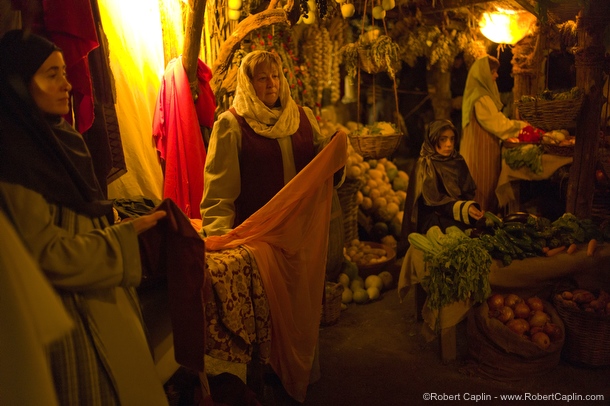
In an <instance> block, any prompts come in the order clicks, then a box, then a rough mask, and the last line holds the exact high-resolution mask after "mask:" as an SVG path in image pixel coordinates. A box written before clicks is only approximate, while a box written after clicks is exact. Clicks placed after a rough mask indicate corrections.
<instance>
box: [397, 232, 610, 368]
mask: <svg viewBox="0 0 610 406" xmlns="http://www.w3.org/2000/svg"><path fill="white" fill-rule="evenodd" d="M586 248H587V247H586V244H581V245H579V246H578V249H577V250H576V252H574V253H573V254H567V253H562V254H558V255H556V256H554V257H535V258H527V259H523V260H515V261H513V262H512V263H511V264H510V265H508V266H503V265H502V263H501V261H498V260H494V261H493V263H492V265H491V270H490V273H489V283H490V285H491V287H492V289H493V290H494V291H498V292H517V293H520V294H521V295H530V296H531V295H541V296H543V295H545V294H546V296H548V295H549V294H550V293H553V289H555V288H556V287H557V284H558V283H559V282H561V281H562V280H566V279H569V278H573V279H574V280H576V281H577V283H578V284H579V285H582V286H590V287H593V286H595V287H597V288H604V289H610V245H609V244H602V245H600V246H599V248H598V249H597V250H596V251H595V255H593V256H587V249H586ZM426 275H427V269H426V263H425V262H424V253H423V251H421V250H419V249H417V248H414V247H410V248H409V250H408V251H407V255H406V256H405V258H404V261H403V264H402V268H401V271H400V276H399V280H398V294H399V296H400V298H401V299H404V298H405V297H406V296H407V293H408V292H409V290H410V289H411V288H414V287H416V285H417V284H420V283H421V282H422V281H423V279H424V278H425V277H426ZM474 304H475V303H473V302H472V301H459V302H455V303H452V304H450V305H448V306H445V307H443V308H441V309H440V311H438V310H432V309H430V308H429V307H428V305H427V303H425V304H424V306H423V309H421V312H422V316H423V319H424V322H425V323H424V328H425V329H426V330H427V332H428V333H429V336H430V333H431V334H432V335H433V336H436V331H440V337H441V340H443V338H447V337H451V338H452V339H453V342H443V343H441V346H442V347H443V348H444V349H445V352H444V353H443V354H442V358H443V361H451V360H453V359H455V356H456V352H455V351H456V350H455V326H456V325H457V324H458V323H459V322H460V321H462V320H463V319H464V318H465V317H466V315H467V314H468V311H469V310H470V309H471V308H472V306H473V305H474ZM437 323H438V324H437ZM437 328H438V329H440V330H437Z"/></svg>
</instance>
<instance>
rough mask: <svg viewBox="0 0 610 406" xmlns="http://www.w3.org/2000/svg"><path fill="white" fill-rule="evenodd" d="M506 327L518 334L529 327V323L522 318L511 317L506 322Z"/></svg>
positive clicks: (523, 332) (521, 333)
mask: <svg viewBox="0 0 610 406" xmlns="http://www.w3.org/2000/svg"><path fill="white" fill-rule="evenodd" d="M506 327H508V328H509V329H511V330H512V331H513V332H514V333H516V334H518V335H520V336H521V335H523V334H525V332H526V331H527V330H528V329H529V325H528V324H527V321H525V320H523V319H512V320H509V321H507V322H506Z"/></svg>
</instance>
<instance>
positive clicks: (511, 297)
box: [504, 293, 523, 307]
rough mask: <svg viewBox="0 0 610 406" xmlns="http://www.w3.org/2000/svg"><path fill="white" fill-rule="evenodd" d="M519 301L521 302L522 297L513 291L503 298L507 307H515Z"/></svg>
mask: <svg viewBox="0 0 610 406" xmlns="http://www.w3.org/2000/svg"><path fill="white" fill-rule="evenodd" d="M521 302H523V299H521V298H520V297H519V296H518V295H515V294H514V293H510V294H508V295H506V297H505V298H504V306H508V307H515V305H516V304H517V303H521Z"/></svg>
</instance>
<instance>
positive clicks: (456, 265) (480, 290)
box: [409, 226, 491, 309]
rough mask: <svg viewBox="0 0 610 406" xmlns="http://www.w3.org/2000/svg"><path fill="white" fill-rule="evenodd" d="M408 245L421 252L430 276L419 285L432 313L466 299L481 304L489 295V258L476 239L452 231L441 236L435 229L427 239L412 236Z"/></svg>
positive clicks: (429, 233) (428, 234) (427, 235)
mask: <svg viewBox="0 0 610 406" xmlns="http://www.w3.org/2000/svg"><path fill="white" fill-rule="evenodd" d="M424 238H425V239H426V240H428V241H427V242H426V241H424ZM431 240H433V241H431ZM409 241H412V242H416V244H417V247H418V248H419V247H423V248H424V260H425V261H426V264H427V267H428V271H429V274H428V275H427V276H426V277H424V279H423V281H422V285H423V287H424V289H426V291H427V292H428V305H429V307H430V308H431V309H440V308H441V307H443V306H445V305H448V304H450V303H453V302H456V301H461V300H467V299H472V300H473V301H475V302H482V301H483V300H485V298H487V297H488V296H489V295H490V294H491V287H490V286H489V272H490V270H491V256H490V255H489V252H487V249H486V248H485V246H484V245H483V243H482V242H481V241H480V240H479V239H478V238H470V237H468V236H466V234H464V233H457V232H453V231H452V232H450V233H447V234H444V233H443V232H442V231H440V228H438V227H436V226H435V227H433V228H431V229H430V230H428V232H427V233H426V236H423V235H421V234H417V233H412V234H411V235H409Z"/></svg>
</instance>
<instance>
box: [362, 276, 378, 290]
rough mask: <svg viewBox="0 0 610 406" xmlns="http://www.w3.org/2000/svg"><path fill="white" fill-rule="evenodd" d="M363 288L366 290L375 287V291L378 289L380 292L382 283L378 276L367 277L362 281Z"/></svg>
mask: <svg viewBox="0 0 610 406" xmlns="http://www.w3.org/2000/svg"><path fill="white" fill-rule="evenodd" d="M364 287H365V288H366V289H368V288H370V287H376V288H377V289H379V291H381V289H383V281H382V280H381V278H380V277H379V275H369V276H367V277H366V279H365V280H364Z"/></svg>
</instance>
